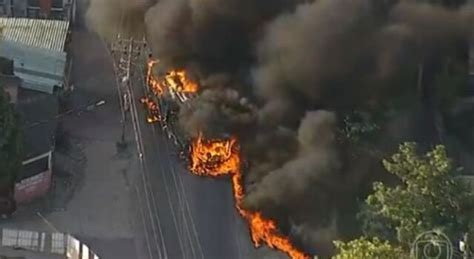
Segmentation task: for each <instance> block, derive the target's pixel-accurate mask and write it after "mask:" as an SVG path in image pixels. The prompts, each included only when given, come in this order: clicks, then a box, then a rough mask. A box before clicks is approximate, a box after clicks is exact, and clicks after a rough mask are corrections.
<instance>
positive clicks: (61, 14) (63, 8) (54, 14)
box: [0, 0, 75, 20]
mask: <svg viewBox="0 0 474 259" xmlns="http://www.w3.org/2000/svg"><path fill="white" fill-rule="evenodd" d="M2 1H4V2H5V4H4V6H5V9H6V10H7V12H5V13H6V14H3V16H13V17H29V18H44V17H41V15H42V14H41V13H40V6H49V4H50V3H52V8H51V10H50V12H49V17H48V18H52V19H57V20H72V19H73V18H74V16H75V15H74V12H73V11H74V10H75V8H74V5H75V0H38V1H36V4H35V5H31V6H30V5H29V4H28V0H13V6H10V4H9V1H10V0H0V16H2V13H1V6H3V5H2Z"/></svg>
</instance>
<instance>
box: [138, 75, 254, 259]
mask: <svg viewBox="0 0 474 259" xmlns="http://www.w3.org/2000/svg"><path fill="white" fill-rule="evenodd" d="M135 71H144V70H143V69H141V68H140V69H136V70H135ZM143 76H144V75H138V76H137V75H136V76H135V77H133V78H134V79H135V80H133V81H132V84H131V88H132V93H131V97H132V100H131V104H132V107H131V110H130V119H131V122H132V127H133V129H134V131H135V133H136V138H135V140H134V141H133V142H135V143H136V145H137V147H138V148H137V149H138V152H139V154H138V155H139V156H140V153H141V154H142V156H141V159H140V161H141V163H140V164H141V170H140V172H139V174H140V176H138V180H137V188H136V190H137V192H136V194H137V198H138V199H137V200H138V201H140V202H139V203H138V204H137V205H138V207H139V208H138V210H140V216H141V217H142V224H143V225H144V230H145V235H146V236H145V237H144V239H145V241H146V243H147V247H145V248H143V249H146V250H147V251H148V253H149V254H150V255H151V256H150V258H246V257H245V256H244V254H245V253H246V251H247V250H249V248H251V243H250V240H249V238H248V231H247V229H246V226H245V224H244V222H242V219H240V217H239V216H238V214H237V212H236V210H235V208H234V205H233V196H232V190H231V185H230V183H229V182H227V181H222V180H214V179H206V178H201V177H197V176H194V175H192V174H190V173H189V172H188V171H187V169H186V165H184V163H183V161H180V160H179V157H178V151H177V150H176V149H175V147H174V145H173V143H172V142H171V141H170V140H169V139H168V138H167V136H166V133H164V132H163V131H162V130H161V127H160V126H159V124H148V123H146V120H145V118H146V115H147V114H146V109H143V108H142V107H141V105H140V103H139V102H138V101H137V100H138V99H139V97H141V96H144V94H145V91H146V88H145V85H144V82H143ZM137 106H138V107H137Z"/></svg>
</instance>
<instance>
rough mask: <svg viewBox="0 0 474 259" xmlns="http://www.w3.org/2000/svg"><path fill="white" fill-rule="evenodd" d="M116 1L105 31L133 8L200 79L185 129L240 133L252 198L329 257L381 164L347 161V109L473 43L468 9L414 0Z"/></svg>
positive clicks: (101, 11) (137, 20) (96, 22)
mask: <svg viewBox="0 0 474 259" xmlns="http://www.w3.org/2000/svg"><path fill="white" fill-rule="evenodd" d="M106 2H107V1H106V0H102V1H100V0H94V1H92V4H91V9H90V10H89V17H91V21H92V22H91V24H92V25H93V26H94V27H95V28H96V30H97V31H98V32H99V33H102V34H108V33H110V32H115V31H116V30H114V28H116V27H115V26H116V25H117V23H119V21H120V19H118V18H117V17H122V16H121V15H118V14H121V13H125V17H130V18H129V19H128V20H127V21H129V22H128V23H126V25H127V30H129V29H128V28H132V27H134V26H136V28H135V30H133V31H138V32H140V31H145V32H146V37H147V40H148V42H149V44H150V46H151V48H152V51H153V53H154V55H155V56H156V57H158V58H160V59H161V61H162V64H164V66H165V67H168V68H171V67H173V68H176V67H179V68H187V69H190V70H192V71H191V72H193V73H194V74H196V75H197V76H198V78H199V79H200V81H201V83H202V88H203V90H202V93H201V95H200V96H199V97H197V98H196V99H195V100H193V101H191V102H189V103H187V104H185V105H184V106H183V107H182V108H181V110H180V124H181V125H182V126H183V128H184V129H185V131H186V132H187V133H188V134H189V135H190V136H196V135H197V134H198V133H199V132H204V133H205V135H207V136H209V137H218V136H222V135H225V134H234V135H237V136H239V138H240V140H241V144H242V146H243V151H244V156H245V157H246V160H247V164H248V168H246V171H245V179H246V182H247V197H246V199H245V206H247V207H248V208H249V209H253V210H260V211H263V213H264V214H265V215H267V216H269V217H271V218H274V219H276V220H278V222H279V223H281V226H282V231H283V232H285V233H289V234H291V235H292V236H293V237H294V238H295V240H298V241H299V242H301V244H302V245H303V246H304V247H305V248H306V249H308V250H312V248H314V247H315V246H317V248H319V249H320V250H317V251H318V252H320V253H323V254H325V252H326V251H325V250H322V249H323V248H324V247H325V245H326V244H328V243H330V241H331V240H332V239H334V238H335V237H336V236H337V235H338V234H339V233H340V232H342V230H341V229H340V228H339V225H340V222H338V221H339V218H340V215H339V214H341V210H343V209H344V208H343V207H344V206H346V205H347V204H349V203H354V202H355V201H354V197H355V196H356V195H357V193H358V191H359V190H360V185H363V184H364V183H365V182H366V181H367V179H368V178H367V175H368V174H369V173H370V172H369V171H370V170H372V169H373V167H371V166H370V165H361V164H360V163H361V161H364V159H353V158H347V154H346V153H347V150H346V146H345V145H344V144H342V143H341V141H339V140H338V139H339V138H338V137H337V136H338V133H337V132H338V131H337V125H338V123H339V119H340V116H339V115H341V114H342V113H343V112H346V111H350V110H356V109H369V110H371V109H377V108H379V107H382V106H383V105H384V104H386V103H387V102H391V101H392V100H393V99H394V97H396V96H400V95H401V94H402V93H411V94H412V95H413V96H415V98H416V96H417V94H418V90H417V84H416V77H417V68H418V67H419V66H420V64H425V63H427V62H430V60H432V59H433V57H439V56H445V55H448V54H449V53H451V52H452V51H453V48H454V47H453V46H459V44H458V43H459V42H463V41H467V39H469V38H470V37H471V34H472V31H471V30H472V26H471V25H472V24H473V21H474V20H473V17H474V16H473V12H472V10H471V9H469V8H467V7H461V8H458V9H446V8H445V7H442V6H441V5H433V4H428V3H420V2H421V1H411V0H405V1H395V0H314V1H311V0H308V1H305V0H159V1H157V2H156V3H151V2H149V1H145V0H141V1H125V2H126V3H127V5H126V6H125V7H124V5H115V4H113V5H108V6H107V5H106V4H105V3H106ZM122 2H124V1H122ZM125 2H124V3H125ZM114 3H115V1H114ZM106 6H107V7H108V8H105V7H106ZM114 7H117V8H114ZM402 79H408V81H407V80H402ZM402 82H403V83H402ZM406 82H413V83H411V84H406ZM244 96H245V97H246V98H243V97H244ZM388 132H390V131H389V130H388ZM354 160H357V161H356V162H354ZM321 251H322V252H321Z"/></svg>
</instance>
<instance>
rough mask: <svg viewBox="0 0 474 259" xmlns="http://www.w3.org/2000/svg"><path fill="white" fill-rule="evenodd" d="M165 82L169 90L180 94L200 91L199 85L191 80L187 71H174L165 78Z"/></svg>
mask: <svg viewBox="0 0 474 259" xmlns="http://www.w3.org/2000/svg"><path fill="white" fill-rule="evenodd" d="M165 82H166V83H167V85H168V87H169V89H171V90H172V91H174V92H179V93H195V92H197V90H198V85H197V83H195V82H193V81H191V80H189V78H188V75H187V74H186V71H184V70H172V71H170V72H168V73H167V74H166V76H165Z"/></svg>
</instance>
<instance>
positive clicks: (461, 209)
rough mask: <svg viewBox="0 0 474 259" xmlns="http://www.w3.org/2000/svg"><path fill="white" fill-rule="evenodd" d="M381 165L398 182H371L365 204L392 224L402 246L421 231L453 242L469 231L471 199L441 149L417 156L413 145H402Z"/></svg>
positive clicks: (436, 148) (410, 241) (407, 244)
mask: <svg viewBox="0 0 474 259" xmlns="http://www.w3.org/2000/svg"><path fill="white" fill-rule="evenodd" d="M383 165H384V167H385V168H386V170H387V171H388V172H390V173H392V174H394V175H396V176H397V177H398V178H399V179H400V182H401V183H400V185H397V186H394V187H391V186H387V185H386V184H383V183H380V182H377V183H375V184H374V187H373V188H374V193H373V194H371V195H369V197H368V198H367V200H366V202H367V205H368V209H369V210H370V211H372V212H373V214H372V215H377V216H381V217H383V218H385V219H387V220H388V221H389V222H392V223H393V226H394V227H395V230H396V233H397V239H398V241H399V242H400V243H401V244H402V245H404V246H406V247H408V246H410V244H412V242H413V241H414V240H415V239H416V237H417V235H419V234H420V233H423V232H425V231H430V230H434V229H438V230H441V231H442V232H444V233H445V234H447V235H448V236H449V237H451V238H454V240H455V239H456V238H459V236H461V233H463V232H465V231H467V230H468V229H470V223H471V219H470V218H472V215H473V213H472V212H473V210H472V200H473V199H472V198H473V197H472V194H471V193H470V192H469V190H468V189H467V188H468V187H467V186H466V185H464V184H463V183H462V182H461V180H460V179H459V178H457V177H456V170H455V169H454V168H453V163H452V161H451V160H450V159H449V158H448V156H447V154H446V150H445V148H444V146H441V145H440V146H436V147H435V148H434V149H433V150H432V151H430V152H428V153H427V154H425V155H423V156H419V155H418V154H417V146H416V144H415V143H405V144H402V145H401V146H400V148H399V151H398V153H396V154H394V155H393V156H392V157H391V159H390V160H384V161H383ZM369 215H370V214H369ZM375 220H376V219H375Z"/></svg>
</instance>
